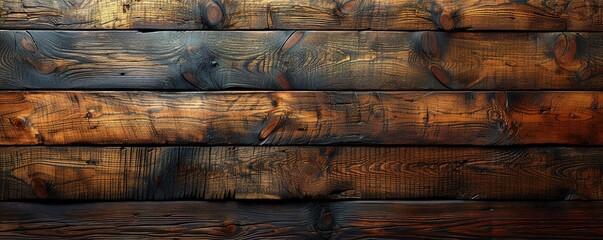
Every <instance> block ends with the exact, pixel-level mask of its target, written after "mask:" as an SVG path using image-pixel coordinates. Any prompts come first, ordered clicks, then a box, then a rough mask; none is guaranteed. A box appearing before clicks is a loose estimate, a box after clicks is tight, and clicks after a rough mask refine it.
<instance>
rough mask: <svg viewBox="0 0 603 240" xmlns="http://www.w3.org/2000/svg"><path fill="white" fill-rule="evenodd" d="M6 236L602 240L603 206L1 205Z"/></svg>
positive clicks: (1, 230) (435, 203)
mask: <svg viewBox="0 0 603 240" xmlns="http://www.w3.org/2000/svg"><path fill="white" fill-rule="evenodd" d="M0 209H1V210H2V214H0V237H2V238H3V239H6V238H11V239H13V238H22V239H36V238H40V239H48V238H49V237H74V238H93V237H94V238H116V239H124V238H127V239H131V238H140V237H158V238H168V237H170V238H171V237H174V238H202V239H223V238H226V237H228V238H235V237H236V238H239V239H256V238H262V239H267V238H273V239H327V238H331V239H340V238H346V239H348V238H365V237H373V238H390V239H399V238H492V237H501V238H515V237H520V238H549V239H550V238H555V239H562V238H576V239H578V238H580V239H586V238H592V239H596V238H601V237H603V218H602V217H601V215H602V214H603V202H471V201H420V202H403V201H389V202H387V201H386V202H384V201H359V202H356V201H348V202H323V203H318V202H291V203H282V202H264V203H252V202H123V203H117V202H105V203H79V204H40V203H22V202H1V203H0Z"/></svg>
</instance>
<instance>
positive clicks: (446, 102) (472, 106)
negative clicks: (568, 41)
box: [0, 91, 603, 145]
mask: <svg viewBox="0 0 603 240" xmlns="http://www.w3.org/2000/svg"><path fill="white" fill-rule="evenodd" d="M600 95H601V92H503V91H500V92H243V91H238V92H163V93H162V92H77V91H74V92H58V91H56V92H54V91H50V92H3V93H2V94H0V145H64V144H206V145H233V144H234V145H307V144H312V145H327V144H426V145H430V144H450V145H515V144H584V145H603V107H601V106H602V105H601V104H600V103H599V96H600Z"/></svg>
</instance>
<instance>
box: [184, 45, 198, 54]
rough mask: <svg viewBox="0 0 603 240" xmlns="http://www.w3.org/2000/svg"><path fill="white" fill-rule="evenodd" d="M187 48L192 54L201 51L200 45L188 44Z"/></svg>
mask: <svg viewBox="0 0 603 240" xmlns="http://www.w3.org/2000/svg"><path fill="white" fill-rule="evenodd" d="M186 49H187V50H188V52H189V53H190V54H197V53H198V52H199V47H197V46H188V47H187V48H186Z"/></svg>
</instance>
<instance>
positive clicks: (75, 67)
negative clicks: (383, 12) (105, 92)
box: [0, 31, 603, 90]
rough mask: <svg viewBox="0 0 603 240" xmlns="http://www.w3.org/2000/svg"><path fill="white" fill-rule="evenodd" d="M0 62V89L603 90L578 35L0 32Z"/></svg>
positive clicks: (600, 56) (593, 49) (597, 53)
mask: <svg viewBox="0 0 603 240" xmlns="http://www.w3.org/2000/svg"><path fill="white" fill-rule="evenodd" d="M0 59H1V60H0V89H97V90H98V89H138V90H140V89H147V90H163V89H165V90H187V89H188V90H216V89H233V88H234V89H267V90H295V89H299V90H417V89H419V90H421V89H422V90H431V89H433V90H446V89H472V90H515V89H516V90H600V89H603V33H584V32H583V33H555V32H553V33H550V32H549V33H528V32H482V33H446V32H373V31H361V32H355V31H354V32H349V31H335V32H325V31H320V32H316V31H306V32H303V31H297V32H292V31H267V32H240V31H239V32H219V31H204V32H172V31H168V32H148V33H145V32H133V31H122V32H107V31H86V32H82V31H75V32H73V31H58V32H54V31H0Z"/></svg>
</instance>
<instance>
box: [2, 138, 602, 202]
mask: <svg viewBox="0 0 603 240" xmlns="http://www.w3.org/2000/svg"><path fill="white" fill-rule="evenodd" d="M602 159H603V150H602V149H601V148H563V147H551V148H534V147H530V148H524V147H522V148H475V147H248V146H246V147H122V148H120V147H3V148H0V200H34V199H55V200H64V199H77V200H174V199H190V200H200V199H212V200H220V199H424V198H432V199H433V198H438V199H495V200H503V199H507V200H518V199H523V200H528V199H529V200H585V199H594V200H603V185H602V184H601V179H602V176H601V173H602V171H603V161H602Z"/></svg>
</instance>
